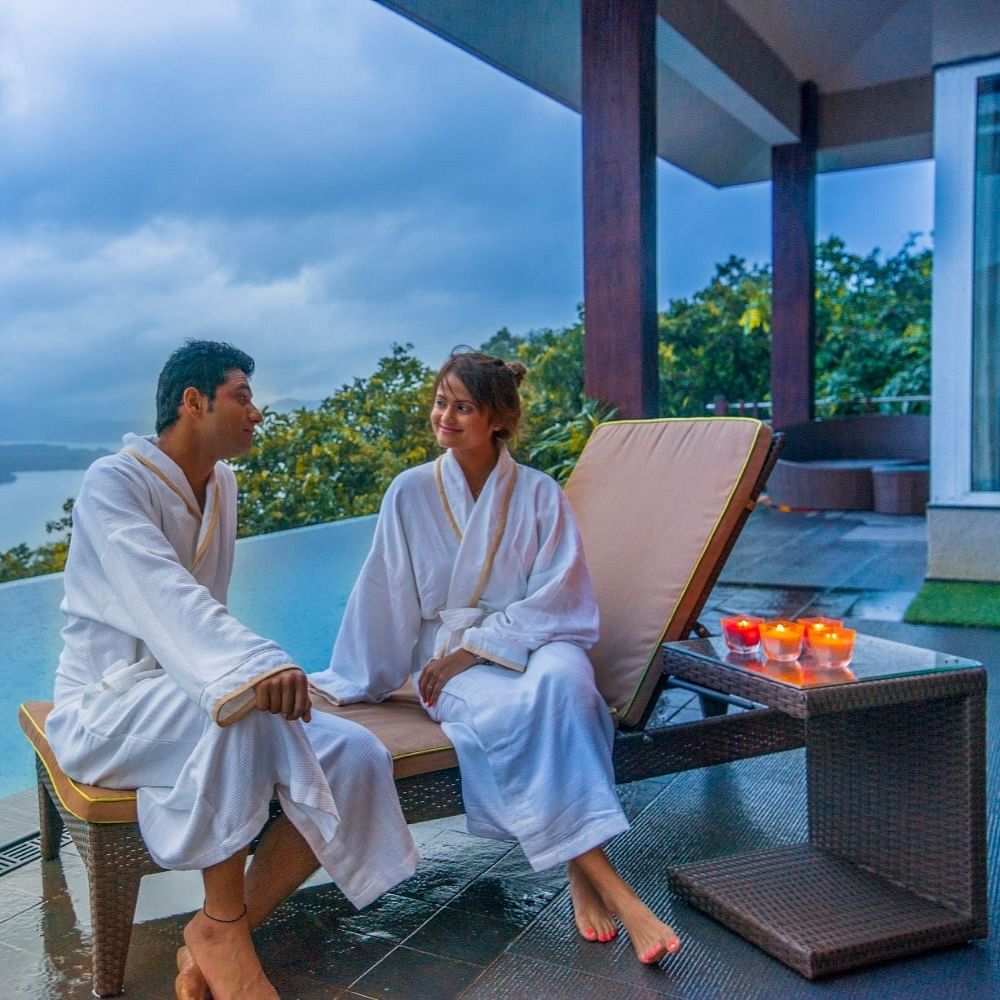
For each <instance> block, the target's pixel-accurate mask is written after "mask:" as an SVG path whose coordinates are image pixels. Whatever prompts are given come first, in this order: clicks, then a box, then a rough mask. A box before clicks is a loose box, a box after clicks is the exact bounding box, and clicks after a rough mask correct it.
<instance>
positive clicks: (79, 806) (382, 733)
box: [17, 684, 458, 823]
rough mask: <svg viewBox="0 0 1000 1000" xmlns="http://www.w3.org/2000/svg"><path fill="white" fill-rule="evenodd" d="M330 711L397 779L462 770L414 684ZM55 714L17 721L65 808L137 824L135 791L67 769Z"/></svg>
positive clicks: (36, 713) (40, 711)
mask: <svg viewBox="0 0 1000 1000" xmlns="http://www.w3.org/2000/svg"><path fill="white" fill-rule="evenodd" d="M317 707H318V706H317ZM325 710H326V711H329V712H330V713H331V714H332V715H339V716H342V717H343V718H345V719H350V720H351V721H352V722H357V723H359V724H360V725H362V726H365V727H367V728H368V729H370V730H371V731H372V732H373V733H374V734H375V735H376V736H377V737H378V738H379V739H380V740H381V741H382V742H383V743H384V744H385V746H386V747H387V748H388V750H389V752H390V753H391V754H392V765H393V777H395V778H408V777H411V776H413V775H415V774H425V773H427V772H429V771H440V770H442V769H444V768H448V767H457V766H458V758H457V757H456V756H455V750H454V748H453V747H452V745H451V742H450V741H449V740H448V737H447V736H445V735H444V732H443V731H442V729H441V727H440V726H439V725H438V724H437V723H436V722H434V721H432V720H431V719H430V718H429V717H428V715H427V713H426V712H425V711H424V710H423V708H421V707H420V702H419V700H418V698H417V696H416V694H415V693H414V691H413V689H412V687H411V686H410V685H409V684H408V685H407V686H406V687H405V688H401V689H400V690H399V691H397V692H396V693H395V694H393V695H391V696H390V697H389V698H388V699H386V701H384V702H383V703H382V704H381V705H345V706H342V707H340V708H331V709H325ZM51 711H52V702H50V701H27V702H25V703H24V704H23V705H21V707H20V709H19V711H18V713H17V717H18V722H19V723H20V724H21V729H22V730H24V734H25V736H27V737H28V739H29V740H30V742H31V745H32V746H33V747H34V749H35V752H36V753H37V754H38V756H39V758H40V759H41V760H42V763H43V764H44V765H45V769H46V770H47V771H48V773H49V779H50V781H51V782H52V787H53V789H55V793H56V795H57V796H58V798H59V801H60V802H61V803H62V805H63V807H64V808H65V809H66V810H67V811H68V812H70V813H71V814H72V815H74V816H76V817H77V818H78V819H82V820H84V821H86V822H88V823H135V822H136V800H135V791H134V789H123V790H116V789H112V788H98V787H96V786H94V785H84V784H82V783H81V782H78V781H74V780H73V779H72V778H70V777H69V776H68V775H67V774H66V773H65V772H64V771H63V770H62V768H61V767H60V766H59V764H58V763H57V762H56V757H55V754H54V753H53V752H52V747H51V746H49V741H48V739H47V738H46V736H45V720H46V718H47V717H48V714H49V712H51Z"/></svg>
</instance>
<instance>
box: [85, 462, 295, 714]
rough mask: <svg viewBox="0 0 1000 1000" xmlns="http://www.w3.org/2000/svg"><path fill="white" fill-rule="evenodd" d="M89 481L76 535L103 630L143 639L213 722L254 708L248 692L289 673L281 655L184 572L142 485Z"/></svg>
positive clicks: (113, 476) (100, 474)
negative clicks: (101, 591) (101, 589)
mask: <svg viewBox="0 0 1000 1000" xmlns="http://www.w3.org/2000/svg"><path fill="white" fill-rule="evenodd" d="M88 479H89V482H87V484H86V486H85V488H84V489H83V490H81V494H80V499H79V500H78V501H77V504H76V506H75V508H74V530H76V531H81V532H86V533H87V536H88V538H89V541H90V543H91V545H92V546H93V549H94V552H95V553H96V555H97V557H98V559H99V561H100V567H101V571H102V573H103V577H104V581H105V583H106V586H107V587H108V593H109V597H110V601H109V606H108V608H107V618H108V621H109V623H110V624H112V625H114V626H115V627H116V628H119V629H120V630H121V631H123V632H126V633H127V634H131V635H134V636H136V637H137V638H139V639H141V641H142V642H143V643H145V645H146V646H147V648H148V649H149V651H150V652H151V653H152V654H153V656H154V657H155V658H156V661H157V663H158V664H159V665H160V666H161V667H162V668H163V670H164V671H165V672H166V673H167V674H168V675H169V676H170V677H171V678H172V679H173V680H174V681H175V682H176V683H177V685H178V686H179V687H180V688H181V690H183V691H184V693H185V694H187V696H188V697H189V698H190V699H191V700H192V701H193V702H195V704H197V705H198V706H199V707H201V708H202V709H203V710H204V711H205V712H207V713H209V714H210V715H211V716H212V718H213V719H214V720H215V721H216V722H218V723H219V724H220V725H226V724H229V723H231V722H235V721H236V719H237V718H241V717H242V716H243V715H245V714H246V712H247V711H249V710H250V709H251V708H252V707H253V697H254V696H253V691H252V688H253V685H255V684H257V683H259V682H260V681H261V680H263V679H264V678H266V677H268V676H270V675H271V674H275V673H278V672H279V671H281V670H285V669H288V668H289V667H291V666H294V664H293V663H291V662H290V659H289V656H288V654H287V653H286V652H285V651H284V650H283V649H282V648H281V647H280V646H279V645H278V644H277V643H275V642H272V641H271V640H269V639H263V638H261V637H260V636H259V635H256V634H255V633H253V632H251V631H250V630H249V629H248V628H246V627H245V626H243V625H242V624H241V623H240V622H239V621H237V620H236V619H235V618H234V617H233V616H232V615H230V614H229V612H228V611H227V610H226V608H225V607H224V606H223V605H222V604H220V603H219V602H218V601H217V600H216V599H215V598H214V597H213V596H212V595H211V593H209V591H208V589H207V588H206V587H204V586H203V585H202V584H200V583H199V582H198V581H197V580H196V579H195V577H194V576H193V575H192V574H191V573H190V571H189V570H188V569H187V568H186V567H185V566H184V565H183V564H182V562H181V561H180V558H179V557H178V554H177V552H176V551H175V549H174V548H173V546H172V545H171V544H170V542H169V540H168V539H167V537H166V536H165V535H164V533H163V531H162V530H161V529H160V527H159V525H158V515H157V514H156V512H155V511H154V510H153V504H152V500H151V498H150V495H149V492H148V489H147V488H146V487H145V486H144V484H141V483H138V482H136V481H133V480H132V479H130V478H129V477H128V476H127V475H125V474H123V473H122V472H121V471H120V470H114V469H110V468H105V469H101V470H99V471H95V474H94V475H93V476H90V477H88ZM220 544H225V543H224V542H220Z"/></svg>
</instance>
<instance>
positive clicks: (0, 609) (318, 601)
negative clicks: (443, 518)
mask: <svg viewBox="0 0 1000 1000" xmlns="http://www.w3.org/2000/svg"><path fill="white" fill-rule="evenodd" d="M374 532H375V517H374V516H371V517H358V518H352V519H351V520H348V521H336V522H333V523H331V524H319V525H315V526H313V527H310V528H298V529H295V530H293V531H282V532H277V533H275V534H273V535H261V536H259V537H257V538H244V539H241V540H240V541H238V542H237V543H236V564H235V568H234V570H233V582H232V585H231V586H230V588H229V608H230V610H231V611H232V613H233V614H234V615H235V616H236V617H237V618H239V619H240V621H242V622H243V623H244V624H245V625H247V626H248V627H249V628H251V629H253V630H254V631H255V632H258V633H260V634H261V635H265V636H267V637H268V638H270V639H274V640H276V641H277V642H279V643H280V644H281V645H282V646H283V647H284V648H285V649H286V650H287V651H288V652H289V654H291V656H292V658H293V659H294V660H295V661H296V662H297V663H298V664H300V665H301V666H302V668H303V669H304V670H306V671H315V670H321V669H323V668H324V667H325V666H326V665H327V662H328V660H329V658H330V649H331V648H332V646H333V640H334V637H335V636H336V634H337V629H338V628H339V627H340V620H341V618H342V617H343V614H344V607H345V606H346V604H347V598H348V597H349V596H350V593H351V587H352V586H353V585H354V581H355V579H356V578H357V575H358V572H359V571H360V569H361V564H362V563H363V562H364V559H365V555H366V554H367V552H368V548H369V546H370V545H371V540H372V535H373V534H374ZM62 597H63V585H62V574H61V573H59V574H53V575H52V576H44V577H36V578H34V579H31V580H19V581H16V582H14V583H5V584H0V798H2V797H3V796H5V795H11V794H13V793H14V792H18V791H21V790H22V789H25V788H29V787H32V786H33V785H34V783H35V771H34V761H33V757H32V751H31V748H30V746H29V745H28V741H27V740H26V739H25V738H24V735H23V734H22V733H21V729H20V727H19V726H18V724H17V719H16V715H17V706H18V705H19V704H20V703H21V702H22V701H47V700H49V699H51V697H52V680H53V677H54V675H55V669H56V663H57V661H58V659H59V652H60V650H61V648H62V643H61V641H60V638H59V630H60V629H61V628H62V624H63V619H62V615H61V614H60V613H59V603H60V601H62Z"/></svg>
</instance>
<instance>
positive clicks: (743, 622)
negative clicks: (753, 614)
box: [736, 618, 750, 628]
mask: <svg viewBox="0 0 1000 1000" xmlns="http://www.w3.org/2000/svg"><path fill="white" fill-rule="evenodd" d="M736 624H737V625H739V626H740V628H746V627H747V625H749V624H750V622H748V621H747V620H746V618H741V619H740V620H739V621H738V622H737V623H736Z"/></svg>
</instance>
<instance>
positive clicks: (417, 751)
mask: <svg viewBox="0 0 1000 1000" xmlns="http://www.w3.org/2000/svg"><path fill="white" fill-rule="evenodd" d="M314 708H318V709H320V711H323V712H329V713H330V714H331V715H339V716H340V717H341V718H343V719H350V720H351V722H357V723H358V724H359V725H362V726H364V727H365V728H366V729H370V730H371V731H372V732H373V733H374V734H375V735H376V736H377V737H378V738H379V739H380V740H381V741H382V742H383V743H384V744H385V745H386V746H387V747H388V748H389V753H391V754H392V764H393V770H392V773H393V777H395V778H409V777H411V776H413V775H415V774H427V773H428V772H430V771H440V770H443V769H444V768H446V767H458V757H457V756H456V754H455V749H454V747H453V746H452V745H451V741H450V740H449V739H448V737H447V736H445V734H444V730H443V729H442V728H441V727H440V726H439V725H438V724H437V723H436V722H435V721H434V720H433V719H431V718H430V716H428V714H427V713H426V712H425V711H424V709H423V708H422V707H421V705H420V699H419V698H418V696H417V694H416V692H415V691H414V690H413V686H412V685H411V684H410V683H409V682H407V683H406V684H405V685H404V686H403V687H401V688H400V689H399V690H398V691H395V692H393V693H392V694H391V695H389V697H388V698H386V700H385V701H383V702H381V703H379V704H378V705H368V704H364V703H360V704H356V705H339V706H337V707H336V708H334V707H333V706H331V705H329V704H327V703H325V702H319V701H317V702H315V704H314Z"/></svg>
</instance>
